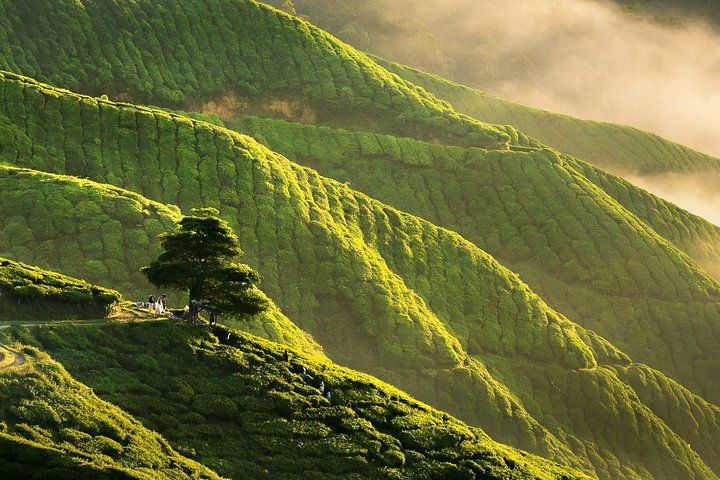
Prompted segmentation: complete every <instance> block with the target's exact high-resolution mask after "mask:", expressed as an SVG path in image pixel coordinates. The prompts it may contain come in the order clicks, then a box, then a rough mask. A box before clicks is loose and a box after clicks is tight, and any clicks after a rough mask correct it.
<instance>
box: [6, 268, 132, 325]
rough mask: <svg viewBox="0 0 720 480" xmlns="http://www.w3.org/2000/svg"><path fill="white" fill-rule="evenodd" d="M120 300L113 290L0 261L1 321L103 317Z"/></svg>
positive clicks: (38, 269)
mask: <svg viewBox="0 0 720 480" xmlns="http://www.w3.org/2000/svg"><path fill="white" fill-rule="evenodd" d="M121 299H122V297H121V296H120V294H119V293H118V292H116V291H114V290H108V289H105V288H102V287H98V286H94V285H90V284H89V283H87V282H84V281H82V280H77V279H74V278H70V277H66V276H65V275H60V274H57V273H53V272H48V271H46V270H41V269H40V268H37V267H32V266H30V265H25V264H23V263H18V262H14V261H12V260H8V259H5V258H0V319H3V320H13V321H20V320H35V319H38V320H50V319H58V318H97V317H104V316H105V315H107V314H108V313H110V311H111V310H112V309H113V308H115V307H116V306H117V304H118V303H119V302H120V300H121Z"/></svg>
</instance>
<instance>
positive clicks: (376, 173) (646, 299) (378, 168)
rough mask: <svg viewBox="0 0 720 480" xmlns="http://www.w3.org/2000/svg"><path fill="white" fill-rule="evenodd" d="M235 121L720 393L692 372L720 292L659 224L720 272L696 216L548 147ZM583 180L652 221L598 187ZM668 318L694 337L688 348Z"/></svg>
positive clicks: (629, 348)
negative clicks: (494, 148)
mask: <svg viewBox="0 0 720 480" xmlns="http://www.w3.org/2000/svg"><path fill="white" fill-rule="evenodd" d="M226 123H227V124H228V125H230V126H234V127H235V128H238V129H240V130H242V131H245V132H246V133H249V134H250V135H253V136H255V137H256V138H258V139H260V140H261V141H263V142H265V143H266V144H267V145H268V146H270V147H271V148H273V149H274V150H276V151H278V152H281V153H283V154H285V155H287V156H288V158H291V159H294V160H296V161H297V162H299V163H302V164H305V165H308V166H311V167H313V168H315V169H317V171H318V172H320V173H321V174H323V175H327V176H329V177H331V178H335V179H337V180H338V181H343V182H350V184H351V185H352V186H353V188H356V189H358V190H360V191H363V192H365V193H367V194H369V195H371V196H373V197H374V198H378V199H380V200H382V201H384V202H386V203H388V204H390V205H393V206H396V207H398V208H400V209H403V210H406V211H408V212H411V213H413V214H415V215H418V216H420V217H422V218H426V219H428V220H430V221H432V222H434V223H435V224H437V225H442V226H444V227H446V228H449V229H452V230H454V231H457V232H459V233H461V234H462V235H463V236H464V237H465V238H467V239H469V240H471V241H472V242H474V243H475V244H476V245H478V246H480V247H481V248H483V249H485V250H486V251H488V252H490V253H491V254H492V255H493V256H494V257H495V258H497V259H499V260H500V261H502V262H503V263H505V264H506V265H509V266H511V267H512V269H513V270H514V271H516V272H519V273H520V274H521V275H523V277H524V278H525V279H526V280H527V281H528V282H529V283H530V285H531V287H533V289H534V290H535V291H537V292H538V293H540V294H541V296H542V297H543V298H545V299H547V300H548V301H550V302H551V304H552V305H553V306H555V307H556V308H559V309H560V310H561V311H563V312H564V313H566V314H568V315H569V316H570V318H572V319H578V320H577V321H578V322H579V323H581V324H582V325H584V326H586V327H587V328H590V329H592V330H595V331H597V332H598V333H600V334H601V335H603V336H604V337H606V338H608V339H609V340H611V341H612V342H613V343H615V344H616V345H619V346H621V348H622V349H623V351H625V352H627V353H628V354H630V355H631V356H632V357H633V358H634V359H637V360H639V361H642V362H644V363H648V364H650V365H653V366H655V367H657V368H660V369H661V370H663V371H664V372H667V373H669V374H670V375H671V376H672V377H674V378H679V379H681V380H682V381H683V383H685V384H686V385H690V386H692V388H693V389H694V390H696V391H699V392H701V393H704V394H705V395H707V398H709V399H712V400H715V401H717V399H718V398H720V397H719V396H718V394H720V390H718V385H717V382H716V381H715V380H714V379H713V377H712V375H710V374H709V371H710V369H709V368H708V366H707V365H706V366H701V365H700V364H694V363H693V359H695V358H702V359H709V358H713V357H714V355H715V353H714V352H715V351H716V348H715V345H716V344H717V338H718V337H717V335H718V330H717V325H718V320H719V319H720V317H719V315H720V311H718V308H717V302H718V301H720V289H719V286H718V285H717V283H716V282H715V281H714V280H712V279H711V278H709V277H708V276H707V274H706V273H705V272H704V271H702V270H701V269H700V268H699V267H698V266H697V264H695V262H693V261H691V260H690V259H689V258H688V257H686V256H685V255H684V254H683V253H681V252H680V251H679V250H678V249H677V248H676V247H675V246H674V245H672V244H670V243H669V242H668V241H667V240H666V239H664V238H662V237H661V236H660V235H658V233H657V232H656V231H654V230H653V228H652V227H651V225H653V224H656V225H658V229H659V230H661V231H663V232H667V234H668V235H669V236H670V237H671V238H673V239H675V240H676V242H677V243H678V245H680V247H681V248H683V247H684V248H685V249H686V250H687V252H688V253H690V254H691V255H694V256H695V257H697V258H698V259H699V260H700V261H702V262H704V263H705V264H707V265H711V266H712V265H717V261H718V259H720V256H718V252H720V250H719V249H718V247H720V235H719V233H720V232H719V231H718V229H717V228H716V227H714V226H712V225H710V224H708V223H707V222H705V221H702V220H701V219H700V218H698V217H694V216H692V215H689V214H687V213H686V212H682V211H681V210H679V209H677V208H676V207H673V206H672V205H667V204H665V203H664V202H662V201H660V200H659V199H657V198H655V197H652V196H651V195H649V194H647V193H645V192H642V191H640V190H639V189H637V188H635V187H632V186H631V185H629V184H627V183H626V182H623V181H622V180H620V179H618V178H616V177H611V176H609V175H607V174H604V173H603V172H602V171H599V170H597V169H593V168H592V167H590V166H589V165H587V164H584V163H582V162H579V161H577V160H574V159H572V158H568V157H565V158H564V159H563V158H562V157H561V156H560V155H558V154H557V152H554V151H551V150H543V151H535V152H524V153H522V152H517V153H508V152H485V151H483V150H479V149H470V150H466V149H462V148H459V147H454V148H450V147H445V146H442V145H430V144H426V143H422V142H418V141H414V140H409V139H396V138H394V137H390V136H381V135H376V134H367V133H349V132H345V131H341V130H331V129H328V128H323V127H313V126H304V125H300V124H289V123H286V122H281V121H275V120H270V119H259V118H251V119H245V120H244V121H243V122H241V123H233V122H226ZM586 171H587V172H588V175H592V176H593V178H594V179H595V182H596V183H597V185H607V188H608V189H612V190H613V191H615V192H616V194H617V196H618V198H622V200H623V203H625V204H627V205H628V206H629V207H630V208H632V209H633V210H635V211H637V212H638V213H639V214H640V215H639V216H640V217H641V218H642V217H644V218H646V219H647V223H646V222H643V221H641V218H638V216H635V215H633V213H631V212H630V211H628V210H627V209H626V208H624V206H623V205H621V204H619V203H618V202H617V201H615V199H613V198H612V197H610V196H609V195H607V194H606V193H605V192H604V191H602V190H600V189H598V188H597V185H596V184H593V183H591V182H590V181H589V180H588V178H586V177H585V176H584V175H583V174H584V173H585V172H586ZM649 212H653V214H652V215H649ZM655 212H657V213H655ZM660 212H663V213H660ZM689 228H690V229H691V230H690V229H689ZM628 259H631V260H630V261H628ZM689 311H690V312H693V314H692V315H688V312H689ZM670 319H675V321H682V322H683V324H684V325H685V327H683V329H686V328H687V330H689V332H688V331H686V332H684V333H683V337H684V338H683V341H677V328H678V327H676V326H674V325H672V321H671V320H670ZM680 319H682V320H680ZM690 325H692V327H690ZM690 332H693V333H690Z"/></svg>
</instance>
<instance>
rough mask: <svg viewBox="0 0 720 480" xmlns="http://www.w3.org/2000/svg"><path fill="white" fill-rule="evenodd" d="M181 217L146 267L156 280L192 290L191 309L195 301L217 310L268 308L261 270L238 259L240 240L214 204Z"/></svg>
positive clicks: (194, 309) (236, 311) (236, 312)
mask: <svg viewBox="0 0 720 480" xmlns="http://www.w3.org/2000/svg"><path fill="white" fill-rule="evenodd" d="M194 213H195V215H193V216H186V217H183V218H182V219H180V221H178V224H177V228H176V230H175V231H174V232H172V233H169V232H168V233H163V234H161V235H160V242H161V244H162V248H163V252H162V253H161V254H160V256H159V257H158V259H157V260H155V261H153V262H152V263H151V264H150V265H149V266H147V267H143V269H142V272H143V273H144V274H145V276H146V277H148V280H150V282H151V283H152V284H153V285H156V286H158V287H169V288H174V289H176V290H181V291H185V292H187V293H188V294H189V295H190V297H189V298H188V305H189V306H190V312H191V315H193V316H195V315H196V314H197V307H196V305H195V303H194V302H193V300H194V301H195V302H200V303H201V304H203V305H206V306H207V305H209V306H210V307H211V308H212V312H214V313H227V314H234V315H255V314H257V313H260V312H262V311H263V310H266V309H267V307H268V304H269V300H268V299H267V297H266V296H265V295H264V294H263V293H262V292H261V291H260V290H259V289H258V288H257V287H256V286H255V284H256V283H257V282H258V281H259V280H260V277H259V276H258V273H257V272H256V271H255V270H253V269H252V268H250V267H249V266H247V265H245V264H240V263H237V260H238V259H239V258H240V256H241V255H242V253H243V252H242V250H241V248H240V242H239V240H238V238H237V236H236V235H235V233H234V232H233V231H232V228H230V225H228V223H227V222H226V221H225V220H223V219H221V218H218V217H217V215H218V214H219V212H218V211H217V210H215V209H204V210H195V212H194Z"/></svg>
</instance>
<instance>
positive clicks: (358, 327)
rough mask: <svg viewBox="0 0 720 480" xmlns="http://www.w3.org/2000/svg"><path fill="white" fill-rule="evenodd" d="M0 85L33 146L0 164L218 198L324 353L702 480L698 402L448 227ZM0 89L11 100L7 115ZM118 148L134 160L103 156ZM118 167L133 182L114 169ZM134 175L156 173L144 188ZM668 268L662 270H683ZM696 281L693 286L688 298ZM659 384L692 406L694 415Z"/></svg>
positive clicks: (90, 107)
mask: <svg viewBox="0 0 720 480" xmlns="http://www.w3.org/2000/svg"><path fill="white" fill-rule="evenodd" d="M2 85H3V89H2V92H3V95H4V96H3V100H4V101H3V102H2V103H1V104H2V105H3V106H4V110H3V112H2V113H3V115H5V116H6V117H7V124H8V125H9V128H8V129H7V131H14V132H16V134H17V135H20V134H24V135H26V136H28V138H31V139H33V141H34V142H35V143H34V145H35V148H34V149H33V151H32V152H30V153H31V156H25V155H20V154H18V153H17V152H15V151H12V150H11V149H8V147H5V148H4V149H3V159H5V160H6V161H13V162H18V163H21V164H23V165H24V166H26V167H27V166H33V165H37V166H39V167H41V168H43V169H49V170H54V171H56V172H59V173H71V174H74V175H77V176H90V177H93V178H95V179H96V180H100V181H117V179H118V178H119V179H121V185H122V186H123V187H125V188H128V189H132V190H135V191H138V192H141V193H143V194H145V195H147V196H149V197H150V198H154V199H156V200H160V201H165V202H171V203H174V204H178V205H179V206H180V207H181V208H183V209H185V210H189V209H190V208H192V207H197V206H214V207H216V208H218V209H219V210H220V211H221V213H222V214H223V215H224V217H225V218H226V219H228V220H229V221H230V222H231V223H233V225H234V226H235V227H236V229H237V230H238V233H239V237H240V239H241V242H242V244H243V247H244V248H245V250H246V252H247V259H248V261H249V263H250V264H251V265H253V266H257V267H258V270H259V271H260V272H261V273H262V274H263V276H264V277H265V280H264V283H263V286H264V289H265V290H266V291H267V292H268V293H269V294H270V295H271V296H272V297H273V298H275V299H276V301H277V302H278V304H279V305H280V306H281V307H282V308H283V311H285V312H287V313H288V314H289V315H290V316H291V317H292V318H296V319H297V321H298V322H299V324H300V325H301V326H302V327H303V328H305V329H307V330H308V331H310V332H311V333H312V334H313V335H314V336H315V337H316V338H317V339H318V341H319V342H320V343H321V344H322V345H323V346H324V347H325V350H326V351H327V352H328V354H329V356H330V357H331V358H333V359H334V360H336V361H339V362H342V363H345V364H348V365H351V366H354V367H356V368H359V369H363V370H365V371H370V372H373V373H376V374H378V375H379V376H380V377H381V378H383V379H385V380H388V381H392V382H393V383H396V384H397V385H399V386H401V387H402V388H405V389H407V390H408V391H410V392H411V393H413V394H415V395H417V396H419V397H420V398H422V399H424V400H427V401H429V402H431V403H432V404H433V405H435V406H438V407H441V408H443V409H446V410H449V411H451V412H454V413H456V414H457V415H458V416H460V417H462V418H464V419H467V420H469V421H471V422H472V423H474V424H476V425H481V426H482V427H483V428H484V429H485V430H486V431H488V432H489V433H490V434H491V435H493V437H496V438H498V439H502V440H503V441H506V442H510V443H512V444H513V445H517V446H521V447H524V448H526V449H530V450H532V451H534V452H538V453H541V454H543V455H545V456H547V457H550V458H554V459H556V460H558V461H561V462H563V463H566V464H570V465H575V466H578V467H580V468H582V469H584V470H585V471H586V472H589V473H593V474H596V475H598V476H599V477H601V478H636V477H637V476H639V477H640V478H673V477H674V476H677V475H684V476H688V475H689V478H714V474H713V473H712V470H710V469H711V468H716V467H711V466H710V465H713V462H714V459H715V458H719V456H718V455H716V454H714V453H713V452H715V450H716V449H717V445H718V442H717V440H715V439H716V438H717V437H716V433H715V429H716V427H715V425H716V424H715V422H716V420H715V418H716V416H715V410H716V408H715V407H713V406H712V405H709V404H707V403H704V402H703V401H702V400H701V399H700V398H698V397H695V396H694V395H692V394H691V393H690V392H688V391H687V390H684V389H682V387H680V386H679V385H676V386H675V387H676V388H669V387H668V388H663V385H666V384H667V385H674V384H672V382H670V381H669V380H668V379H667V378H666V377H665V376H664V375H663V374H662V373H660V372H658V371H653V370H649V369H648V368H647V367H643V366H641V365H635V364H632V363H631V361H630V360H629V359H628V357H627V356H626V355H624V354H623V353H621V352H619V351H618V350H617V349H615V348H614V347H612V346H611V345H610V344H608V343H607V342H606V341H604V340H602V339H601V338H599V337H597V336H596V335H595V334H593V333H591V332H589V331H586V330H584V329H582V328H581V327H579V326H577V325H574V324H572V323H570V322H569V321H568V320H567V319H565V318H564V317H562V316H560V315H558V314H557V313H556V312H554V311H553V310H551V309H549V308H548V307H547V306H546V305H545V304H544V303H543V302H542V301H541V300H540V299H539V298H538V297H537V296H535V295H534V294H533V293H532V292H530V291H529V290H528V288H527V287H526V286H525V285H524V284H522V283H521V282H520V281H519V280H518V279H517V277H516V276H514V275H513V274H512V273H510V272H509V271H507V270H506V269H504V268H503V267H502V266H500V265H499V264H498V263H497V262H495V261H494V260H493V259H492V258H491V257H490V256H488V255H487V254H485V253H484V252H482V251H481V250H479V249H478V248H477V247H475V246H474V245H473V244H471V243H469V242H467V241H466V240H464V239H462V238H461V237H459V236H458V235H457V234H454V233H452V232H449V231H447V230H443V229H440V228H438V227H435V226H434V225H432V224H430V223H428V222H426V221H423V220H420V219H418V218H415V217H412V216H410V215H407V214H404V213H401V212H398V211H397V210H394V209H392V208H390V207H387V206H385V205H382V204H380V203H379V202H377V201H375V200H372V199H370V198H368V197H366V196H364V195H362V194H358V193H357V192H354V191H352V190H350V189H349V188H348V187H347V186H344V185H342V184H340V183H337V182H334V181H331V180H327V179H325V178H323V177H320V176H319V175H317V174H316V173H315V172H314V171H312V170H308V169H306V168H302V167H300V166H298V165H296V164H293V163H291V162H289V161H288V160H286V159H285V158H283V157H281V156H279V155H277V154H274V153H272V152H270V151H268V150H267V149H265V148H263V147H262V146H260V145H259V144H257V143H256V142H254V141H253V140H251V139H250V138H248V137H244V136H241V135H238V134H235V133H233V132H230V131H228V130H225V129H222V128H219V127H215V126H211V125H208V124H205V123H202V122H197V121H192V120H190V119H188V118H186V117H181V116H177V115H171V114H168V113H166V112H163V111H158V110H151V109H147V108H138V107H133V106H130V105H117V104H114V103H112V102H105V101H98V100H97V99H92V98H88V97H82V96H79V95H74V94H70V93H68V92H63V91H58V90H54V89H52V88H50V87H47V86H43V85H39V84H36V83H34V82H32V81H30V80H28V79H25V78H21V77H16V76H13V75H10V74H4V80H3V82H2ZM18 91H19V92H20V93H18ZM26 98H27V99H32V98H34V99H37V98H42V99H43V105H44V108H43V110H42V111H43V112H44V113H43V114H42V115H43V116H45V115H48V117H52V115H53V108H55V109H57V110H58V111H60V112H71V111H74V112H75V113H74V114H70V113H68V114H66V115H62V122H44V121H42V118H40V117H38V120H33V121H31V122H29V123H28V124H31V125H33V129H35V132H34V133H32V132H29V131H28V130H26V127H25V126H24V125H25V123H24V122H25V119H26V118H27V117H26V116H23V117H18V116H17V115H16V114H15V113H13V112H16V111H23V112H25V115H28V114H30V115H32V113H31V112H32V111H33V110H32V109H31V108H27V107H25V104H24V102H25V101H26V100H25V99H26ZM45 98H47V99H49V100H50V101H48V102H45ZM13 99H22V100H21V102H23V103H22V105H23V106H22V108H21V107H20V106H19V105H17V101H18V100H13ZM53 102H55V103H53ZM53 105H54V107H53ZM71 106H72V107H71ZM74 107H77V108H76V109H75V110H72V108H74ZM94 115H98V116H100V120H99V123H100V124H102V125H104V128H102V129H99V130H98V133H97V134H96V136H95V135H89V138H90V139H97V140H99V142H97V141H96V140H93V141H92V142H91V143H92V144H97V143H99V144H100V147H99V148H97V149H90V148H87V149H86V148H85V146H84V142H80V141H78V143H79V145H80V146H79V148H81V149H82V151H83V152H87V153H86V154H85V155H84V156H83V157H81V158H82V162H68V161H66V159H67V158H69V157H68V149H67V148H65V145H73V143H74V142H73V140H72V139H73V138H74V137H73V136H72V135H68V134H67V132H70V131H72V128H73V126H74V125H75V124H76V123H77V122H81V124H82V125H92V124H93V123H94V121H93V118H94ZM21 118H22V119H23V121H20V119H21ZM31 118H32V119H34V118H35V117H31ZM73 119H75V120H73ZM133 126H136V127H135V128H133ZM18 131H19V133H17V132H18ZM60 131H62V132H65V133H63V134H60V133H59V132H60ZM76 131H77V130H76ZM83 131H84V129H83ZM41 132H42V133H41ZM84 135H85V134H84V133H83V136H84ZM54 138H64V139H65V141H64V142H63V144H62V145H59V144H57V143H56V142H54V141H53V140H52V139H54ZM83 138H84V137H83ZM133 141H134V142H136V146H135V147H133V146H131V145H132V143H133ZM6 145H11V144H10V143H9V142H8V143H6ZM118 145H123V146H124V148H123V149H120V148H119V147H118ZM139 145H142V148H141V147H140V146H139ZM43 151H46V152H48V151H53V152H54V154H53V155H52V156H50V155H47V156H43V155H42V152H43ZM128 151H130V152H134V156H127V153H120V152H128ZM158 151H162V152H163V155H158ZM33 152H40V153H39V154H38V156H39V157H40V158H37V157H33V156H32V153H33ZM172 152H174V155H173V153H172ZM541 153H543V154H546V152H541ZM123 155H125V157H123ZM489 155H490V154H489ZM497 155H503V154H500V153H497ZM508 155H511V156H522V155H529V154H520V153H513V154H508ZM120 158H122V160H121V162H122V163H120V165H122V166H119V165H118V159H120ZM546 160H547V159H546ZM557 163H558V164H559V163H560V162H559V161H558V162H557ZM133 167H134V168H136V169H137V170H136V171H137V173H136V174H135V175H122V174H120V173H113V172H122V171H132V169H133ZM149 175H156V176H158V177H159V178H162V179H163V180H162V182H159V185H158V184H157V183H155V182H147V177H148V176H149ZM180 179H182V181H180ZM145 185H149V186H150V187H149V188H148V189H147V191H146V190H145V188H144V186H145ZM676 260H677V259H676ZM676 260H673V259H672V258H670V261H671V264H672V265H675V263H672V262H674V261H676ZM682 265H684V264H682V262H681V263H679V264H677V265H675V266H676V267H677V268H691V269H692V268H694V267H692V266H691V263H687V264H686V265H685V267H683V266H682ZM698 278H700V277H698ZM709 288H711V285H709V284H707V282H706V281H705V280H703V279H700V280H698V282H697V283H696V284H695V285H694V286H693V287H692V290H690V293H689V295H701V296H702V295H705V294H707V292H706V291H705V290H704V289H709ZM703 292H704V293H703ZM533 364H535V365H541V367H531V365H533ZM533 368H535V369H539V371H535V370H534V369H533ZM626 370H627V371H629V372H638V371H641V372H649V373H648V374H647V375H645V378H646V381H645V383H643V382H639V384H638V387H637V388H638V391H639V392H641V393H643V394H646V393H648V392H660V395H661V396H660V397H659V398H657V397H655V396H653V397H651V398H652V401H653V402H654V403H651V402H650V400H647V399H646V400H645V401H647V402H648V404H652V405H653V409H650V408H649V406H648V405H647V404H645V403H643V401H641V400H640V398H641V397H640V394H639V393H637V392H636V391H635V390H634V387H633V386H632V384H631V383H630V379H631V378H632V379H634V378H635V377H634V376H631V375H630V374H626V373H624V372H625V371H626ZM517 372H528V375H527V376H519V375H518V373H517ZM529 372H532V374H530V373H529ZM523 375H524V374H523ZM640 387H642V389H641V388H640ZM677 392H680V393H677ZM671 393H672V394H676V393H677V394H678V395H682V396H683V398H687V399H689V400H688V402H690V403H689V404H692V405H694V406H696V412H697V415H696V416H693V417H692V418H693V421H694V422H695V423H694V424H693V423H691V422H690V419H689V418H687V417H686V416H684V415H685V414H684V413H683V412H684V410H682V409H681V408H680V407H679V404H677V403H676V401H675V400H674V398H675V397H671V396H670V394H671ZM610 405H613V406H612V407H610ZM630 418H634V419H635V421H632V422H631V421H628V419H630ZM666 418H667V420H665V419H666ZM540 419H542V421H541V420H540ZM671 421H673V422H674V423H673V424H674V425H676V426H675V427H674V428H676V429H677V430H673V429H671V428H670V427H668V423H667V422H671ZM693 425H695V426H693ZM651 431H653V432H656V433H657V434H652V435H650V434H649V432H651ZM695 438H703V439H705V440H706V442H704V443H700V444H698V445H697V446H696V447H695V448H697V450H693V449H691V448H692V447H690V446H688V443H689V441H692V439H695ZM688 439H690V440H688ZM691 445H695V443H693V444H691ZM704 462H707V464H706V463H704Z"/></svg>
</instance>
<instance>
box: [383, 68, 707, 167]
mask: <svg viewBox="0 0 720 480" xmlns="http://www.w3.org/2000/svg"><path fill="white" fill-rule="evenodd" d="M375 60H376V61H377V62H378V63H379V64H380V65H382V66H383V67H385V68H387V69H388V70H389V71H391V72H393V73H396V74H397V75H399V76H400V77H402V78H404V79H405V80H407V81H409V82H412V83H413V84H415V85H418V86H420V87H422V88H424V89H426V90H427V91H428V92H431V93H432V94H433V95H436V96H437V97H438V98H441V99H443V100H446V101H448V102H450V103H451V104H452V106H453V107H454V108H455V109H457V111H458V112H462V113H464V114H466V115H470V116H472V117H474V118H480V119H483V120H484V121H486V122H492V123H500V124H508V125H512V126H513V127H515V128H517V129H518V130H520V131H522V132H524V133H525V134H527V135H530V136H532V137H533V138H535V139H537V140H538V141H540V142H542V143H543V144H545V145H549V146H551V147H553V148H556V149H557V150H559V151H561V152H564V153H567V154H570V155H572V156H574V157H576V158H580V159H582V160H584V161H586V162H589V163H591V164H593V165H595V166H598V167H601V168H603V169H606V170H608V171H611V172H616V173H619V174H635V175H638V174H639V175H652V174H661V173H667V172H678V173H683V174H689V173H698V172H700V173H702V174H712V175H713V176H718V175H720V160H718V159H717V158H714V157H711V156H709V155H705V154H703V153H700V152H697V151H695V150H692V149H690V148H688V147H685V146H682V145H679V144H677V143H673V142H670V141H668V140H665V139H664V138H662V137H659V136H657V135H654V134H652V133H649V132H644V131H642V130H638V129H636V128H632V127H627V126H622V125H616V124H612V123H605V122H596V121H591V120H581V119H578V118H575V117H571V116H568V115H562V114H558V113H553V112H548V111H546V110H541V109H538V108H533V107H529V106H526V105H522V104H519V103H515V102H512V101H510V100H506V99H503V98H500V97H497V96H495V95H492V94H489V93H486V92H482V91H480V90H476V89H473V88H469V87H466V86H464V85H459V84H457V83H454V82H451V81H449V80H446V79H444V78H442V77H439V76H437V75H431V74H428V73H424V72H421V71H419V70H415V69H413V68H410V67H406V66H403V65H399V64H396V63H392V62H387V61H384V60H382V59H378V58H375Z"/></svg>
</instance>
